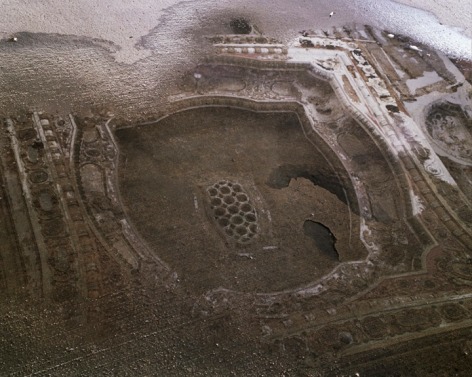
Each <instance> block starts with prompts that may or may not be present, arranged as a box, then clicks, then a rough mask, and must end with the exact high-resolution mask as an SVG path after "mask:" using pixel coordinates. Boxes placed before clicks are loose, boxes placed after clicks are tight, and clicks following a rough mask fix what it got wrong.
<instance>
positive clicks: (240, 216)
mask: <svg viewBox="0 0 472 377" xmlns="http://www.w3.org/2000/svg"><path fill="white" fill-rule="evenodd" d="M207 192H208V194H209V196H210V208H211V212H212V215H213V218H214V219H215V221H216V223H217V224H218V226H220V227H221V228H222V229H223V231H224V233H225V235H226V236H227V237H229V238H231V239H233V240H235V241H236V242H238V243H242V244H245V243H248V242H250V241H251V240H252V239H253V238H254V237H255V236H256V235H257V232H258V230H259V227H258V224H257V213H256V210H255V208H254V207H253V206H252V204H251V202H250V200H249V196H248V195H247V194H246V192H245V191H244V189H243V187H242V186H241V185H240V184H239V183H235V182H231V181H228V180H222V181H219V182H217V183H215V184H214V185H212V186H210V187H208V188H207Z"/></svg>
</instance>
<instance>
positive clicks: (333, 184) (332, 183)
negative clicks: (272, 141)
mask: <svg viewBox="0 0 472 377" xmlns="http://www.w3.org/2000/svg"><path fill="white" fill-rule="evenodd" d="M296 178H305V179H308V180H310V181H311V182H313V184H314V185H316V186H320V187H322V188H324V189H326V190H328V191H329V192H331V193H332V194H334V195H336V196H337V197H338V199H339V200H341V201H342V202H343V203H345V204H348V203H347V198H346V195H345V193H344V190H343V186H342V185H341V183H340V182H339V179H338V177H337V176H336V175H334V174H333V172H332V171H324V170H321V169H317V170H316V171H313V168H311V169H310V167H309V166H308V165H288V164H287V165H280V166H279V167H277V168H275V169H274V170H272V172H271V174H270V176H269V178H268V180H267V182H266V183H267V185H268V186H269V187H272V188H275V189H283V188H284V187H288V185H289V183H290V181H291V180H292V179H296Z"/></svg>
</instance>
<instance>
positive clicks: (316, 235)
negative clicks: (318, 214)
mask: <svg viewBox="0 0 472 377" xmlns="http://www.w3.org/2000/svg"><path fill="white" fill-rule="evenodd" d="M303 232H304V233H305V235H306V236H308V237H310V238H312V239H313V240H314V241H315V244H316V247H317V248H318V249H320V251H321V252H322V253H323V254H325V255H326V256H328V257H330V258H331V259H333V260H337V261H339V254H338V251H337V250H336V247H335V246H334V245H335V243H336V237H335V236H334V235H333V233H331V230H329V228H328V227H326V226H324V225H323V224H321V223H318V222H316V221H311V220H306V221H305V222H304V223H303Z"/></svg>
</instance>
